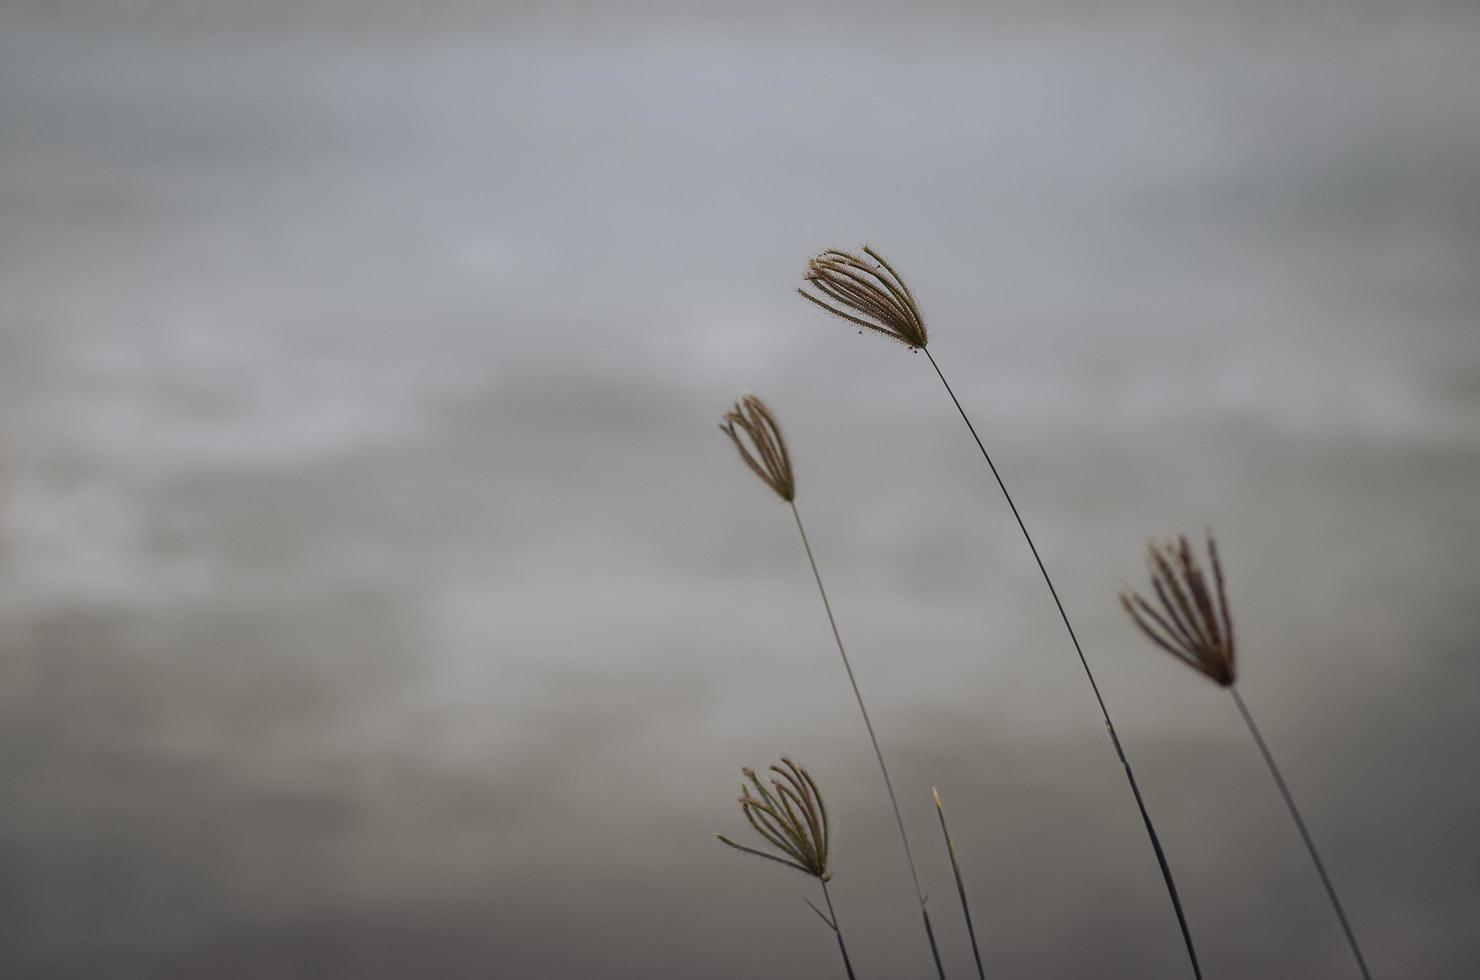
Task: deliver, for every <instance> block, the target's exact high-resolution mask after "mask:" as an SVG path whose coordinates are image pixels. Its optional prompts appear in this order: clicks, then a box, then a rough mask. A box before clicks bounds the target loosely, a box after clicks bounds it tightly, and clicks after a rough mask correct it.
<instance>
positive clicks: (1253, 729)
mask: <svg viewBox="0 0 1480 980" xmlns="http://www.w3.org/2000/svg"><path fill="white" fill-rule="evenodd" d="M1228 693H1229V694H1231V695H1233V703H1234V704H1236V705H1238V711H1239V714H1241V715H1243V716H1244V724H1245V725H1247V726H1249V734H1250V735H1252V736H1254V744H1255V745H1258V746H1259V754H1260V755H1262V756H1264V764H1265V765H1267V766H1268V767H1269V774H1270V775H1271V776H1273V777H1274V784H1275V785H1276V786H1278V787H1279V788H1280V795H1281V796H1283V797H1284V798H1285V807H1286V808H1287V809H1288V810H1289V811H1290V816H1291V817H1292V818H1293V819H1294V820H1295V829H1297V830H1299V831H1300V839H1301V840H1302V841H1304V842H1305V851H1306V853H1307V854H1309V855H1310V860H1311V863H1312V864H1314V865H1315V866H1316V874H1318V875H1320V877H1321V884H1322V885H1323V886H1325V888H1326V897H1327V898H1329V899H1330V900H1331V908H1332V909H1334V910H1335V911H1336V918H1337V919H1339V920H1340V921H1341V930H1342V931H1343V932H1345V933H1346V942H1347V945H1349V946H1350V947H1351V948H1352V956H1354V957H1356V960H1357V968H1358V969H1359V970H1361V971H1362V976H1363V977H1365V978H1366V980H1372V974H1371V973H1369V972H1367V961H1366V960H1365V959H1363V958H1362V950H1361V948H1360V947H1358V946H1357V935H1356V933H1355V932H1353V931H1352V926H1351V923H1350V922H1348V921H1346V912H1345V911H1344V910H1343V909H1342V907H1341V899H1339V898H1337V897H1336V887H1335V886H1334V885H1332V884H1331V877H1330V875H1328V874H1326V865H1325V864H1324V863H1323V862H1322V861H1321V856H1320V854H1318V853H1317V852H1316V844H1315V841H1313V840H1311V837H1310V831H1309V830H1307V829H1306V826H1305V819H1304V818H1303V817H1301V815H1300V808H1299V807H1297V806H1296V805H1295V797H1293V796H1291V795H1290V787H1288V786H1286V785H1285V777H1284V776H1283V775H1281V774H1280V767H1279V766H1277V765H1275V761H1274V756H1273V755H1271V754H1270V751H1269V746H1268V745H1266V744H1265V743H1264V736H1263V735H1261V734H1260V733H1259V726H1258V725H1256V724H1254V716H1253V715H1251V714H1249V708H1248V706H1247V705H1245V704H1244V699H1243V698H1242V697H1241V696H1240V695H1239V693H1238V688H1236V687H1229V689H1228Z"/></svg>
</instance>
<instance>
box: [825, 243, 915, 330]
mask: <svg viewBox="0 0 1480 980" xmlns="http://www.w3.org/2000/svg"><path fill="white" fill-rule="evenodd" d="M863 253H864V255H866V256H868V258H869V259H872V260H873V261H872V262H870V261H867V260H866V259H864V258H861V257H859V256H857V255H853V254H851V253H848V252H844V251H841V250H839V249H835V248H830V249H828V250H827V251H825V252H822V253H820V254H819V255H817V256H816V257H815V258H813V259H812V260H811V261H809V262H808V263H807V275H806V277H805V278H806V281H807V283H809V284H810V285H811V287H812V288H813V289H814V290H816V292H817V293H818V294H819V295H813V294H812V293H809V292H807V290H805V289H798V290H797V292H799V293H801V294H802V296H804V297H805V298H807V299H809V300H811V301H812V302H813V303H816V304H817V305H818V306H820V307H822V308H823V309H824V310H827V312H829V313H831V314H833V315H834V316H839V317H842V318H843V319H844V320H847V321H848V322H850V323H855V324H857V325H858V326H860V327H863V328H864V329H866V330H872V331H874V332H875V333H881V334H883V335H884V336H886V337H892V338H893V339H895V340H897V341H899V342H900V343H901V344H904V345H905V346H907V347H909V348H910V349H911V350H914V349H917V348H922V347H924V346H925V344H926V342H927V341H928V340H929V337H928V336H927V335H926V332H925V320H924V318H923V317H921V316H920V308H919V306H918V305H917V304H916V303H915V297H914V294H912V293H911V292H910V287H909V286H907V285H905V282H904V279H903V278H901V277H900V275H899V273H897V272H895V271H894V267H893V266H891V265H890V264H889V263H888V262H886V261H885V260H884V257H883V256H882V255H880V254H879V253H878V252H875V251H874V250H873V249H871V248H869V247H868V246H867V245H865V246H864V247H863Z"/></svg>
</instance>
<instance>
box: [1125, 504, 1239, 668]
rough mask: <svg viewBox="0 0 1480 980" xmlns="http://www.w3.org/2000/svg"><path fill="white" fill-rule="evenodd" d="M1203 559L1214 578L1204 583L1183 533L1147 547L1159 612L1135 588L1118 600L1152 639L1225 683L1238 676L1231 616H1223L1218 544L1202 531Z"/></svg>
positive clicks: (1225, 603) (1224, 602)
mask: <svg viewBox="0 0 1480 980" xmlns="http://www.w3.org/2000/svg"><path fill="white" fill-rule="evenodd" d="M1207 542H1208V561H1209V563H1210V564H1211V565H1212V569H1213V581H1212V582H1211V583H1209V582H1208V578H1207V576H1206V575H1205V574H1204V573H1203V569H1202V566H1201V564H1200V563H1199V562H1198V559H1197V556H1196V555H1195V554H1194V553H1193V551H1192V546H1191V545H1190V544H1188V543H1187V536H1186V535H1185V534H1184V535H1181V536H1179V537H1178V538H1177V540H1176V541H1168V542H1166V543H1164V544H1158V543H1157V542H1155V541H1152V542H1150V544H1149V545H1148V547H1147V556H1146V557H1147V564H1148V565H1149V566H1150V570H1151V587H1152V589H1153V591H1154V592H1155V593H1156V597H1157V599H1158V600H1159V602H1160V605H1161V609H1160V611H1158V610H1157V608H1156V607H1155V606H1154V605H1152V603H1150V602H1148V601H1147V600H1146V599H1145V598H1144V597H1142V596H1141V595H1139V594H1138V593H1135V592H1129V591H1127V592H1122V593H1121V594H1120V604H1121V605H1122V606H1124V607H1125V611H1126V612H1127V613H1129V614H1130V617H1131V620H1132V621H1134V622H1135V624H1136V625H1137V626H1138V627H1140V629H1141V632H1143V633H1145V634H1146V636H1147V637H1149V638H1150V639H1151V642H1153V643H1155V644H1156V645H1157V646H1159V647H1161V648H1162V649H1163V650H1166V651H1167V652H1168V653H1170V654H1171V655H1172V656H1174V657H1176V658H1177V659H1178V660H1181V661H1182V662H1183V663H1185V664H1187V665H1188V666H1189V667H1191V668H1192V669H1194V670H1196V671H1198V672H1199V673H1201V674H1203V675H1204V676H1206V677H1208V678H1209V679H1210V680H1212V681H1214V682H1216V683H1217V684H1219V685H1221V686H1223V687H1228V686H1229V685H1231V684H1233V682H1234V681H1235V680H1236V679H1237V674H1236V672H1235V663H1234V651H1233V620H1232V619H1231V618H1229V615H1228V596H1227V594H1226V592H1225V591H1224V588H1223V567H1222V566H1221V565H1220V564H1219V563H1218V546H1217V544H1216V543H1214V541H1213V533H1212V532H1211V531H1209V532H1208V534H1207Z"/></svg>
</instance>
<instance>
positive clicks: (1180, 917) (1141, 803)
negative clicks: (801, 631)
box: [922, 348, 1202, 980]
mask: <svg viewBox="0 0 1480 980" xmlns="http://www.w3.org/2000/svg"><path fill="white" fill-rule="evenodd" d="M922 349H923V350H924V351H925V356H926V357H927V358H929V359H930V366H931V367H933V368H935V373H936V375H937V376H938V377H939V378H940V383H941V384H942V385H944V386H945V389H946V394H948V395H950V396H951V401H952V402H954V403H955V405H956V411H957V412H960V413H961V421H963V422H965V423H966V428H967V429H968V430H970V432H971V438H973V439H975V440H976V447H977V448H978V449H980V450H981V451H982V458H983V459H985V460H986V461H987V468H988V469H990V470H991V471H992V476H993V477H995V478H996V480H997V486H998V487H1000V488H1001V490H1002V496H1003V497H1005V498H1007V506H1008V507H1009V508H1010V509H1011V510H1012V516H1013V517H1014V518H1016V519H1017V525H1018V528H1019V529H1021V530H1022V532H1023V538H1024V540H1026V541H1027V542H1028V550H1029V551H1031V552H1032V553H1033V560H1034V561H1035V562H1037V563H1038V571H1039V572H1040V573H1042V575H1043V582H1044V584H1045V585H1047V586H1048V593H1049V595H1051V596H1053V602H1054V605H1055V606H1057V607H1058V610H1059V618H1060V619H1062V620H1063V621H1064V629H1066V630H1068V631H1069V640H1070V642H1072V643H1073V644H1074V652H1075V653H1077V654H1079V663H1080V665H1081V666H1082V667H1084V676H1085V677H1087V678H1089V686H1090V688H1091V689H1093V691H1094V692H1095V701H1096V702H1097V703H1098V704H1099V706H1100V714H1102V715H1103V716H1104V718H1105V731H1107V732H1109V733H1110V742H1111V744H1113V745H1114V746H1115V754H1116V756H1117V757H1118V758H1119V759H1120V764H1121V765H1122V766H1124V767H1125V778H1126V781H1127V782H1129V783H1130V787H1131V795H1133V796H1134V797H1135V798H1136V808H1137V809H1138V810H1140V811H1141V822H1142V823H1144V824H1145V825H1146V836H1147V837H1148V838H1150V840H1151V849H1152V850H1153V851H1155V852H1156V863H1157V865H1159V866H1160V867H1161V877H1162V880H1163V881H1164V882H1166V887H1167V896H1168V897H1169V898H1170V899H1171V900H1172V909H1173V911H1175V912H1176V913H1177V925H1178V926H1179V927H1180V928H1181V930H1182V941H1183V942H1184V943H1185V944H1186V945H1187V958H1188V959H1189V960H1190V961H1191V962H1192V973H1193V976H1194V977H1196V978H1197V980H1202V967H1201V966H1199V965H1198V962H1197V950H1196V948H1195V947H1194V946H1193V944H1192V930H1191V929H1189V928H1188V926H1187V916H1186V915H1185V914H1184V913H1183V911H1182V900H1181V898H1179V897H1178V895H1177V884H1176V882H1175V881H1173V880H1172V868H1171V865H1169V864H1168V863H1167V856H1166V852H1165V851H1163V850H1162V847H1161V838H1160V837H1158V836H1157V834H1156V827H1155V825H1154V824H1152V822H1151V814H1150V813H1148V812H1147V810H1146V801H1145V800H1143V799H1142V798H1141V787H1140V786H1139V785H1138V784H1137V783H1136V774H1135V773H1134V772H1132V771H1131V764H1130V760H1129V759H1127V758H1126V756H1125V750H1124V749H1123V748H1122V747H1121V744H1120V736H1119V735H1117V734H1116V732H1115V723H1114V722H1112V721H1111V720H1110V709H1109V708H1107V707H1106V706H1105V698H1104V697H1103V696H1102V695H1101V694H1100V685H1099V684H1098V683H1097V682H1096V681H1095V674H1094V671H1092V670H1090V666H1089V660H1088V659H1086V658H1085V656H1084V648H1083V647H1081V646H1080V645H1079V637H1078V636H1076V635H1075V633H1074V627H1073V626H1072V625H1071V624H1070V622H1069V614H1068V613H1067V612H1065V611H1064V604H1063V602H1062V601H1060V599H1059V592H1058V590H1057V589H1055V588H1054V584H1053V579H1051V578H1050V577H1049V575H1048V569H1047V568H1045V567H1044V565H1043V558H1042V557H1040V556H1039V554H1038V547H1037V545H1035V544H1034V543H1033V536H1032V535H1031V534H1029V533H1028V525H1027V524H1025V523H1023V515H1022V514H1020V513H1018V509H1017V504H1015V503H1014V502H1013V500H1012V494H1010V493H1008V492H1007V484H1006V483H1004V482H1003V480H1002V474H1000V473H998V472H997V465H996V464H995V463H993V462H992V457H991V455H990V454H989V453H988V452H987V447H986V446H985V445H983V444H982V439H981V436H979V435H977V434H976V426H974V425H972V424H971V419H970V418H968V417H967V415H966V409H964V408H962V407H961V400H960V399H958V398H957V397H956V393H955V392H954V391H952V390H951V385H950V382H948V381H946V376H945V374H943V373H942V372H941V370H940V365H939V364H937V363H935V357H934V356H933V355H932V354H931V353H930V350H929V348H922Z"/></svg>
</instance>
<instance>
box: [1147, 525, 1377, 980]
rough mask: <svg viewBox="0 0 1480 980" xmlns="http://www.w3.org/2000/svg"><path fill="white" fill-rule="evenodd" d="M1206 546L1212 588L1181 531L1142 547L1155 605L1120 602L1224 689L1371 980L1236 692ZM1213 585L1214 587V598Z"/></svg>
mask: <svg viewBox="0 0 1480 980" xmlns="http://www.w3.org/2000/svg"><path fill="white" fill-rule="evenodd" d="M1207 548H1208V561H1209V564H1211V565H1212V567H1213V590H1210V589H1209V588H1208V580H1207V576H1206V575H1205V574H1203V570H1202V567H1201V566H1200V565H1199V564H1198V561H1197V558H1196V556H1195V555H1194V554H1193V551H1192V546H1191V545H1190V544H1189V543H1188V541H1187V536H1186V535H1181V536H1179V537H1178V539H1177V540H1176V541H1175V542H1168V543H1167V544H1165V545H1158V544H1157V543H1156V542H1155V541H1153V542H1151V543H1150V544H1149V545H1148V547H1147V563H1148V564H1149V566H1150V569H1151V585H1152V588H1153V590H1154V591H1155V593H1156V596H1157V598H1158V599H1159V600H1160V602H1161V610H1160V611H1158V610H1157V609H1156V607H1155V606H1153V605H1152V604H1151V603H1150V602H1148V601H1147V600H1146V599H1145V598H1143V597H1142V596H1140V595H1138V594H1136V593H1134V592H1129V591H1127V592H1124V593H1122V594H1121V597H1120V601H1121V605H1123V606H1124V607H1125V609H1126V612H1128V613H1130V616H1131V619H1132V620H1133V621H1134V622H1135V624H1136V625H1137V626H1138V627H1140V629H1141V631H1142V632H1143V633H1145V634H1146V636H1147V637H1149V638H1150V639H1151V641H1152V642H1153V643H1155V644H1156V645H1157V646H1159V647H1161V648H1162V649H1163V650H1166V651H1167V652H1168V653H1170V654H1171V655H1172V656H1174V657H1176V658H1177V659H1178V660H1181V661H1182V662H1183V663H1185V664H1187V665H1188V666H1189V667H1191V668H1192V669H1193V670H1196V671H1197V672H1198V673H1200V674H1202V675H1203V676H1204V677H1207V678H1208V679H1209V680H1211V681H1213V683H1215V684H1217V685H1218V686H1220V687H1224V688H1227V689H1228V693H1229V694H1230V695H1232V697H1233V703H1234V704H1235V705H1236V706H1237V707H1238V711H1239V714H1240V715H1241V716H1243V719H1244V724H1245V725H1246V726H1247V727H1248V729H1249V734H1250V735H1251V736H1253V738H1254V744H1255V745H1257V746H1258V747H1259V754H1260V755H1261V756H1263V757H1264V764H1265V765H1266V766H1267V767H1269V774H1270V776H1272V777H1274V784H1275V786H1277V787H1278V788H1279V791H1280V796H1281V797H1283V798H1284V801H1285V808H1286V809H1287V810H1289V811H1290V818H1291V819H1292V820H1294V821H1295V829H1296V830H1298V831H1299V832H1300V839H1301V841H1302V842H1304V844H1305V852H1306V853H1307V854H1308V855H1310V860H1311V863H1312V864H1313V865H1315V869H1316V874H1317V875H1318V876H1319V877H1320V879H1321V886H1322V887H1323V888H1325V890H1326V898H1327V899H1329V900H1330V902H1331V909H1332V911H1334V912H1335V913H1336V919H1337V921H1339V922H1340V923H1341V931H1342V932H1343V933H1345V934H1346V942H1347V945H1348V946H1350V947H1351V951H1352V957H1353V958H1354V959H1355V960H1356V961H1357V969H1358V970H1360V971H1361V973H1362V976H1363V977H1364V978H1366V980H1372V974H1371V973H1370V972H1368V969H1367V960H1366V959H1365V958H1364V957H1363V956H1362V949H1361V947H1360V946H1359V945H1358V944H1357V934H1356V932H1355V931H1354V930H1353V929H1352V926H1351V922H1350V921H1348V920H1347V917H1346V910H1345V909H1343V908H1342V906H1341V899H1340V898H1338V897H1337V895H1336V886H1335V885H1333V884H1332V883H1331V876H1330V875H1329V874H1328V873H1327V872H1326V864H1325V862H1324V861H1322V860H1321V855H1320V852H1319V851H1317V850H1316V844H1315V841H1314V840H1313V839H1312V838H1311V836H1310V830H1309V828H1307V827H1306V824H1305V818H1304V817H1303V816H1301V814H1300V808H1299V807H1298V806H1296V805H1295V797H1294V796H1293V795H1292V794H1291V793H1290V787H1289V786H1288V785H1287V784H1286V783H1285V777H1284V775H1283V774H1282V773H1281V772H1280V767H1279V766H1278V765H1277V764H1276V763H1275V761H1274V754H1273V753H1271V752H1270V751H1269V745H1268V743H1266V742H1265V741H1264V735H1263V734H1262V733H1261V732H1260V731H1259V726H1258V725H1256V724H1255V723H1254V716H1253V715H1252V714H1250V713H1249V706H1248V705H1246V704H1245V703H1244V699H1243V696H1242V695H1240V694H1239V692H1238V686H1237V683H1238V667H1237V661H1236V659H1235V656H1234V645H1233V619H1232V617H1230V616H1229V614H1228V593H1227V590H1226V588H1225V587H1224V583H1223V566H1222V564H1221V563H1220V562H1219V561H1218V545H1217V543H1216V542H1214V540H1213V533H1212V532H1211V531H1208V532H1207ZM1213 591H1216V593H1217V595H1216V599H1217V602H1216V604H1215V603H1214V598H1215V597H1214V595H1213Z"/></svg>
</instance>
